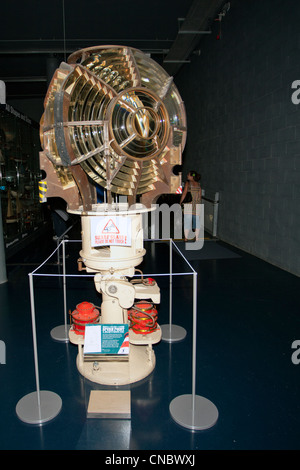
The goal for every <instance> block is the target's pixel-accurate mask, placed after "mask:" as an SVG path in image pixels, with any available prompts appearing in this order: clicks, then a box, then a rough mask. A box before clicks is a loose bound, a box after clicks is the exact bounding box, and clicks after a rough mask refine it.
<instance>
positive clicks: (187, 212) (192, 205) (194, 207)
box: [180, 170, 201, 241]
mask: <svg viewBox="0 0 300 470" xmlns="http://www.w3.org/2000/svg"><path fill="white" fill-rule="evenodd" d="M200 178H201V175H200V174H199V173H197V172H196V171H193V170H191V171H189V172H188V174H187V181H186V184H185V185H184V189H183V192H182V195H181V198H180V204H184V238H185V241H187V240H188V237H189V232H190V230H192V228H194V229H195V236H196V241H198V240H199V232H200V214H199V210H200V208H199V204H201V186H200ZM188 194H190V196H191V201H190V202H186V203H185V202H184V201H185V199H187V195H188Z"/></svg>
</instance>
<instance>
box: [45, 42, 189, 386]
mask: <svg viewBox="0 0 300 470" xmlns="http://www.w3.org/2000/svg"><path fill="white" fill-rule="evenodd" d="M40 137H41V144H42V148H43V151H42V152H41V153H40V167H41V169H42V170H44V171H45V172H46V175H47V176H46V178H45V179H44V180H43V181H41V183H40V186H41V187H44V192H43V200H46V199H47V198H48V197H53V196H55V197H62V198H63V199H64V200H65V201H66V202H67V206H68V211H69V212H71V213H74V214H78V215H80V216H81V224H82V250H81V251H80V259H79V269H85V270H86V271H87V272H94V273H95V277H94V282H95V287H96V290H97V291H98V292H99V293H101V294H102V304H101V313H100V317H99V322H100V323H102V324H103V325H107V324H123V325H128V324H129V343H130V351H129V355H128V357H127V359H128V360H127V361H124V360H123V361H120V360H119V359H120V358H117V357H109V360H107V357H99V358H98V359H99V360H97V361H94V362H93V361H90V360H88V359H87V358H86V357H85V356H84V352H83V351H84V341H85V338H84V333H83V334H78V332H77V333H76V334H75V332H74V331H73V330H74V328H72V327H71V330H70V341H71V342H73V343H75V344H78V350H79V353H78V357H77V367H78V369H79V371H80V372H81V374H83V375H84V376H86V377H88V378H89V379H90V380H92V381H95V382H98V383H101V384H113V385H119V384H127V383H132V382H136V381H138V380H141V379H142V378H144V377H146V376H147V375H148V374H149V373H150V372H151V371H152V370H153V368H154V367H155V355H154V352H153V349H152V344H155V343H157V342H159V341H160V338H161V332H160V327H159V325H158V324H156V323H155V326H154V327H153V322H152V319H151V321H150V323H151V325H152V327H151V328H152V329H151V332H148V333H147V334H146V333H145V331H140V332H136V331H134V330H133V329H132V328H131V327H130V318H131V315H128V310H129V311H130V312H132V309H133V311H134V309H135V304H136V303H137V302H138V301H141V300H143V301H145V302H146V301H147V299H148V300H149V301H151V302H153V303H154V304H158V303H159V302H160V290H159V287H158V286H157V284H156V282H155V281H153V282H152V281H151V283H149V282H148V281H147V280H143V279H142V280H140V281H138V282H137V281H133V280H130V278H131V277H133V276H134V274H135V272H136V267H137V266H138V265H139V264H140V263H141V262H142V260H143V256H144V255H145V249H144V247H143V223H142V216H143V214H147V212H149V211H150V210H153V207H152V205H153V203H154V202H155V201H156V200H157V198H158V197H159V196H160V195H161V194H166V193H175V191H176V189H177V188H178V186H180V184H181V175H180V174H179V175H176V174H175V173H174V172H173V169H174V167H175V166H177V165H180V164H181V156H182V151H183V149H184V146H185V140H186V116H185V108H184V105H183V103H182V100H181V98H180V95H179V93H178V90H177V88H176V86H175V85H174V83H173V79H172V77H170V76H168V74H167V73H166V72H165V71H164V70H163V69H162V68H161V67H160V66H159V65H158V64H157V63H156V62H154V61H153V60H152V59H151V58H149V57H148V56H147V55H145V54H143V53H142V52H141V51H139V50H137V49H133V48H128V47H124V46H99V47H92V48H89V49H83V50H80V51H78V52H75V53H73V54H72V55H71V56H70V57H69V58H68V63H64V62H63V63H61V65H60V67H59V68H58V69H57V70H56V72H55V73H54V76H53V78H52V81H51V83H50V85H49V89H48V92H47V95H46V98H45V102H44V114H43V116H42V119H41V123H40ZM97 186H101V187H102V188H104V190H105V195H106V201H105V203H103V204H98V203H97V195H96V187H97ZM116 195H117V197H119V196H125V197H126V199H127V202H122V203H119V202H117V201H116ZM103 224H105V225H103ZM99 227H100V228H99ZM108 227H114V228H115V234H116V233H118V235H117V236H113V235H112V233H111V232H110V231H109V230H108ZM120 227H122V230H124V227H125V232H126V233H125V235H122V233H121V232H122V230H121V229H120ZM151 305H152V304H151ZM150 310H151V309H150ZM145 311H147V309H146V310H145ZM154 311H156V310H155V308H154ZM144 315H148V314H147V313H144V310H143V313H142V317H143V316H144ZM128 318H129V320H128ZM155 318H156V315H155ZM99 364H100V366H99Z"/></svg>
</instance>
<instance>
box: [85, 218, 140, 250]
mask: <svg viewBox="0 0 300 470" xmlns="http://www.w3.org/2000/svg"><path fill="white" fill-rule="evenodd" d="M91 245H92V246H93V247H97V246H105V245H120V246H124V245H125V246H130V245H131V219H130V217H122V216H118V215H117V216H115V215H112V216H106V215H103V216H102V215H99V216H98V215H97V216H95V217H92V218H91Z"/></svg>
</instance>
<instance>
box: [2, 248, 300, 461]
mask: <svg viewBox="0 0 300 470" xmlns="http://www.w3.org/2000/svg"><path fill="white" fill-rule="evenodd" d="M149 243H150V242H149ZM149 243H148V242H146V248H147V255H146V257H145V260H144V263H143V266H142V268H143V270H144V272H145V273H157V274H158V273H168V266H169V264H168V250H169V247H168V244H166V243H153V242H152V243H150V244H149ZM213 243H218V242H214V241H208V242H205V249H206V250H207V249H208V248H207V245H208V244H213ZM222 246H223V247H224V248H226V249H227V250H228V251H227V256H225V257H221V255H220V253H219V254H218V253H214V250H213V246H212V247H211V250H212V252H211V253H212V254H211V255H208V256H207V255H206V256H205V258H206V259H196V260H192V261H190V263H191V265H192V266H193V268H194V269H195V270H196V272H197V273H198V274H197V299H198V305H197V348H196V350H197V354H196V364H197V368H196V372H197V373H196V393H197V395H200V396H204V397H206V398H208V399H209V400H211V401H212V402H213V403H214V404H215V405H216V407H217V409H218V411H219V418H218V421H217V423H216V424H215V425H214V426H213V427H212V428H210V429H208V430H204V431H196V432H192V431H191V430H189V429H186V428H185V427H182V426H180V425H178V424H177V423H176V422H175V421H174V420H173V419H172V417H171V415H170V412H169V404H170V402H171V401H172V400H173V399H174V398H175V397H177V396H180V395H182V394H190V393H191V392H192V357H193V356H192V337H193V317H192V293H193V289H192V276H191V275H181V276H174V277H173V312H172V319H173V323H174V324H177V325H180V326H182V327H184V328H185V329H186V331H187V336H186V338H185V339H184V340H183V341H181V342H178V343H171V344H170V343H168V342H165V341H161V342H160V343H159V344H157V345H155V346H154V351H155V354H156V361H157V364H156V367H155V370H154V371H153V373H152V374H151V375H150V376H149V377H148V378H147V379H145V380H144V381H142V382H141V383H137V384H133V385H131V386H130V387H129V388H130V390H131V400H132V402H131V406H132V414H131V419H130V420H107V419H106V420H105V419H104V420H103V419H102V420H101V419H87V417H86V407H87V400H88V397H89V391H90V389H91V388H93V387H94V385H93V384H91V383H90V382H88V381H86V380H85V379H83V378H82V377H81V376H80V374H79V373H78V371H77V368H76V365H75V360H76V355H77V350H76V347H75V346H74V345H72V344H71V343H60V342H56V341H53V340H52V338H51V337H50V331H51V329H52V328H53V327H55V326H57V325H60V324H62V323H63V298H62V282H61V278H60V277H55V276H54V277H50V276H44V277H43V276H41V277H38V276H37V277H34V294H35V312H36V328H37V342H38V359H39V379H40V386H41V389H42V390H50V391H53V392H55V393H57V394H58V395H59V396H60V397H61V399H62V410H61V412H60V413H59V415H58V416H56V418H54V419H53V420H52V421H50V422H48V423H46V424H44V425H42V426H35V425H29V424H25V423H23V422H22V421H21V420H20V419H19V418H18V416H17V415H16V410H15V409H16V405H17V403H18V401H19V400H20V399H21V398H22V397H24V396H25V395H27V394H28V393H30V392H32V391H35V389H36V385H35V370H34V359H33V343H32V328H31V309H30V299H29V283H28V273H30V272H32V271H33V270H34V269H35V268H36V267H37V266H38V264H39V263H40V262H41V261H43V260H44V259H45V258H46V255H47V254H49V253H50V252H51V251H52V249H54V248H55V244H52V245H51V243H47V244H44V245H43V243H42V241H41V242H40V243H38V244H35V245H34V246H33V247H32V249H31V251H28V252H27V253H25V254H24V253H23V254H21V253H20V254H19V255H16V256H15V257H14V258H13V259H10V260H8V266H7V270H8V282H7V283H4V284H2V285H0V299H1V314H0V339H1V340H2V341H3V342H4V343H5V346H6V364H1V365H0V380H1V389H0V410H1V420H0V449H2V450H5V449H6V450H10V449H19V450H22V449H33V450H54V449H55V450H62V449H63V450H81V449H84V450H94V449H99V450H103V451H104V452H105V451H109V450H126V451H128V452H129V453H128V454H127V455H130V451H133V450H150V451H170V450H171V451H177V450H178V451H179V450H181V451H197V450H203V449H205V450H222V449H225V450H230V449H236V450H241V449H242V450H248V449H249V450H254V449H299V447H300V446H299V419H300V401H299V391H300V380H299V377H300V375H299V374H300V364H299V365H297V364H294V363H293V362H292V359H291V358H292V353H293V352H294V350H293V349H292V347H291V346H292V343H293V341H294V340H297V339H300V322H299V287H300V282H299V278H297V277H295V276H293V275H291V274H289V273H287V272H284V271H282V270H280V269H278V268H276V267H274V266H271V265H270V264H267V263H265V262H263V261H261V260H259V259H257V258H255V257H253V256H251V255H248V254H246V253H244V252H241V251H239V250H237V249H235V248H233V247H230V246H228V245H224V244H222V243H218V248H219V247H222ZM42 247H43V248H42ZM68 247H70V248H68V250H69V251H68V255H69V257H68V258H67V265H68V269H69V270H70V271H68V272H71V271H72V270H73V269H74V271H72V272H76V273H77V271H76V259H77V257H78V250H77V247H75V245H74V244H73V245H72V244H71V243H70V244H69V245H68ZM231 254H232V256H231ZM199 257H200V256H199ZM54 261H55V260H52V259H51V260H49V261H48V263H47V264H46V265H45V266H44V268H42V270H41V271H40V272H46V273H55V272H57V266H55V265H54V263H53V262H54ZM173 267H174V272H177V273H180V272H186V271H190V269H189V268H187V266H186V264H185V262H184V261H183V260H182V258H180V257H179V256H178V255H174V258H173ZM43 269H44V271H43ZM184 270H185V271H184ZM153 277H155V276H153ZM157 282H158V283H159V285H160V288H161V296H162V301H161V304H160V306H159V318H158V322H159V323H160V324H167V323H168V320H169V278H168V276H160V277H157ZM67 299H68V309H71V310H72V309H74V307H75V306H76V304H77V303H78V302H79V301H82V300H89V301H92V302H94V303H96V302H97V300H98V299H97V293H96V292H95V289H94V285H93V280H92V279H91V278H78V277H74V278H67ZM299 357H300V354H299ZM104 388H105V387H104ZM121 389H122V387H121ZM75 458H76V457H75Z"/></svg>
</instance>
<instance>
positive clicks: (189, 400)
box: [169, 272, 219, 430]
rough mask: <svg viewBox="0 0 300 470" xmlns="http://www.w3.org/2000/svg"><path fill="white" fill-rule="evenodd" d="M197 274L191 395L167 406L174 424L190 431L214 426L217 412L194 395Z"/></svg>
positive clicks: (184, 396)
mask: <svg viewBox="0 0 300 470" xmlns="http://www.w3.org/2000/svg"><path fill="white" fill-rule="evenodd" d="M196 344H197V273H196V272H194V274H193V358H192V359H193V360H192V394H187V395H179V396H178V397H176V398H174V399H173V400H172V401H171V403H170V406H169V410H170V414H171V416H172V418H173V419H174V421H176V423H178V424H180V425H181V426H183V427H185V428H188V429H191V430H204V429H208V428H211V427H212V426H214V425H215V424H216V422H217V420H218V417H219V412H218V409H217V408H216V406H215V405H214V404H213V403H212V402H211V401H210V400H208V399H207V398H204V397H201V396H199V395H196V352H197V347H196Z"/></svg>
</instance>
